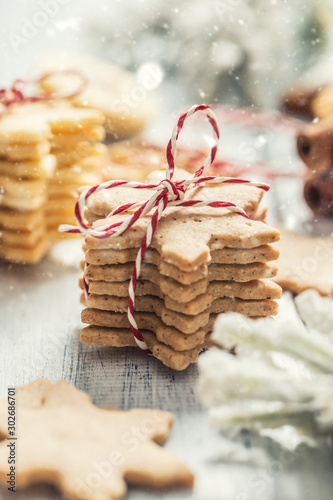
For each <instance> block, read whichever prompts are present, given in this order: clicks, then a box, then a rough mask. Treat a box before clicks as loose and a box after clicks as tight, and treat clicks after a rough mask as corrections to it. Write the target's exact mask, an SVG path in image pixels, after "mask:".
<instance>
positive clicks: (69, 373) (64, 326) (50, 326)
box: [0, 138, 333, 500]
mask: <svg viewBox="0 0 333 500" xmlns="http://www.w3.org/2000/svg"><path fill="white" fill-rule="evenodd" d="M230 141H231V138H230ZM229 147H230V150H232V147H233V146H232V141H231V142H230V143H229ZM276 151H279V153H278V154H279V160H280V163H281V160H284V161H289V160H290V159H291V160H292V161H294V158H293V155H292V153H291V152H290V151H289V150H288V148H287V147H285V149H284V157H283V158H281V152H280V151H281V148H279V145H278V144H275V143H274V141H273V143H270V144H269V147H268V149H267V148H266V151H265V153H262V152H261V154H265V157H266V158H267V157H268V156H271V157H275V155H276ZM301 184H302V182H301V181H290V180H287V181H280V180H279V181H274V182H273V183H272V192H271V194H270V198H269V200H270V204H271V218H273V219H274V220H280V221H285V223H286V225H287V226H288V227H289V228H291V229H295V228H297V227H298V228H303V229H304V230H306V231H308V232H314V230H316V232H317V233H318V232H321V231H322V230H324V231H325V232H328V231H329V230H331V223H328V222H326V223H324V225H318V224H316V225H313V224H312V223H311V218H310V217H309V212H308V210H307V209H306V207H305V205H304V203H303V202H302V199H301V198H302V195H301ZM291 207H292V209H293V210H292V211H291V210H290V208H291ZM79 246H80V245H79V242H78V241H75V242H69V243H68V246H66V249H64V248H61V247H59V246H58V247H57V246H56V247H54V248H53V250H52V252H51V254H50V255H49V256H48V257H47V258H46V259H44V261H43V262H42V263H41V264H40V265H38V266H31V267H29V266H18V265H12V264H8V263H1V264H0V308H1V309H0V325H1V328H0V330H1V331H0V396H4V395H5V394H6V393H7V388H8V386H17V385H21V384H25V383H27V382H30V381H32V380H34V379H36V378H39V377H46V378H48V379H50V380H51V381H52V382H55V381H57V380H58V379H60V378H64V379H65V380H67V381H68V382H69V383H71V384H73V385H75V386H76V387H77V388H79V389H82V390H84V391H86V392H87V393H88V394H90V396H91V397H92V400H93V402H94V403H95V404H97V405H101V406H109V407H110V406H115V407H119V408H122V409H125V410H126V409H128V408H133V407H145V408H160V409H165V410H170V411H172V412H174V413H175V417H176V418H175V424H174V428H173V430H172V432H171V435H170V438H169V440H168V442H167V443H166V447H167V448H169V449H171V450H173V451H175V452H177V453H178V455H179V456H180V457H181V458H182V459H183V460H184V461H185V462H186V463H187V464H188V466H189V467H190V468H191V469H192V470H193V472H194V473H195V476H196V481H195V487H194V489H193V491H192V492H184V491H176V490H173V491H171V492H162V493H161V492H155V491H146V490H142V489H137V488H130V489H129V492H128V495H127V496H126V498H127V499H128V500H143V499H147V500H148V499H155V498H161V499H162V498H163V499H165V500H171V499H191V500H307V499H309V500H310V499H311V500H313V498H318V499H320V500H331V499H332V497H333V473H332V471H333V456H332V451H331V446H330V443H329V442H328V441H323V442H322V443H320V446H319V447H318V449H315V450H310V449H305V448H303V449H300V450H298V451H297V452H293V453H285V452H283V451H282V450H281V449H280V448H279V447H278V446H277V445H275V444H273V443H272V442H270V441H268V440H258V439H255V438H250V437H244V439H243V441H242V443H239V442H237V443H236V442H232V441H230V440H227V439H225V438H224V437H223V436H222V435H220V434H219V433H218V432H217V430H215V429H214V428H213V427H211V426H210V424H209V422H208V418H207V414H206V411H205V410H204V409H203V408H202V407H201V405H200V403H199V401H198V398H197V394H196V385H197V379H198V372H197V367H196V366H195V365H194V366H190V367H189V368H188V369H187V370H186V371H184V372H180V373H179V372H175V371H172V370H170V369H168V368H166V367H164V366H163V365H162V364H161V363H160V362H159V361H157V360H156V359H153V358H150V357H148V356H146V355H144V354H142V353H141V352H140V351H139V350H138V349H134V348H126V349H112V348H98V347H93V346H87V345H82V344H80V342H79V330H80V327H81V323H80V310H81V307H80V305H79V300H78V298H79V289H78V284H77V281H78V277H79V275H80V272H79V270H78V262H79V259H80V249H79ZM36 439H38V437H36ZM12 495H13V494H12V493H10V492H7V491H5V490H0V498H1V499H3V500H9V499H12V498H13V496H12ZM15 498H16V499H17V500H35V499H40V500H50V499H52V500H58V499H59V498H60V497H59V495H58V493H57V492H56V491H55V490H53V489H51V488H50V487H49V486H39V487H33V488H31V489H30V490H29V491H25V492H17V493H15Z"/></svg>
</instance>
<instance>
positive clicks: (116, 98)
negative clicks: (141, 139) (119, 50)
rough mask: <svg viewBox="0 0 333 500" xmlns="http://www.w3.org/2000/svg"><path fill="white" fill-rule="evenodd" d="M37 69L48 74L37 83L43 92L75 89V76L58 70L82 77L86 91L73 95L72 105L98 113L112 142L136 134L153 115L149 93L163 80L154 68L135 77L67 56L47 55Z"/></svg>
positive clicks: (153, 103)
mask: <svg viewBox="0 0 333 500" xmlns="http://www.w3.org/2000/svg"><path fill="white" fill-rule="evenodd" d="M38 66H39V70H40V71H41V72H42V73H43V72H46V75H47V73H48V72H51V74H50V76H46V77H45V78H43V79H42V80H41V85H42V87H43V90H46V91H51V92H54V91H56V92H59V91H61V90H63V89H68V88H71V87H72V86H74V88H75V87H76V85H77V83H76V80H77V75H75V74H74V75H71V74H68V73H59V72H57V71H59V70H60V71H62V70H69V69H71V70H76V71H78V72H79V73H80V74H81V75H83V76H84V77H86V78H87V82H88V83H87V86H86V88H85V89H84V90H83V92H80V93H79V94H78V95H75V96H74V97H73V99H72V102H73V104H74V105H75V106H78V107H90V108H94V109H98V110H100V111H102V112H103V114H104V116H105V118H106V121H105V128H106V132H107V134H108V135H110V136H111V137H112V138H114V139H120V138H126V137H132V136H134V135H136V134H138V133H139V132H141V131H142V130H143V128H144V127H145V126H146V125H147V123H148V122H149V120H150V119H152V117H153V116H154V115H155V113H156V108H157V103H156V97H155V96H154V94H153V93H152V91H153V90H154V89H155V88H157V87H158V85H159V84H160V82H161V81H162V79H163V72H162V70H161V69H160V67H159V66H158V65H156V64H150V63H146V64H145V65H143V66H142V67H141V68H140V72H139V74H138V77H136V76H135V75H134V74H133V73H131V72H130V71H127V70H125V69H123V68H121V67H119V66H116V65H114V64H111V63H109V62H107V61H105V60H100V59H97V58H93V57H87V56H78V55H70V54H56V55H54V54H53V55H52V56H50V55H49V56H48V57H47V58H46V59H45V61H40V63H39V65H38Z"/></svg>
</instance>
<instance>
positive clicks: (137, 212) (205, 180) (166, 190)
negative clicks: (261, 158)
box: [59, 104, 269, 354]
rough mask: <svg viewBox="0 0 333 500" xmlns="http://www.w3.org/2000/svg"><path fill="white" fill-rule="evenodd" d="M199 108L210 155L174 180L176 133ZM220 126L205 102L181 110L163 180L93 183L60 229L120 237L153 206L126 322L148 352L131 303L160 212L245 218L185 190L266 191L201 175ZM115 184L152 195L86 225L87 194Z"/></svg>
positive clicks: (231, 205) (231, 206)
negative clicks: (215, 211) (117, 218)
mask: <svg viewBox="0 0 333 500" xmlns="http://www.w3.org/2000/svg"><path fill="white" fill-rule="evenodd" d="M198 111H201V112H203V113H204V114H205V116H206V117H207V119H208V121H209V123H210V125H211V126H212V129H213V138H214V144H213V146H212V148H211V151H210V154H209V156H208V157H207V159H206V160H205V162H204V164H203V165H202V166H201V167H200V168H199V169H198V170H197V171H196V172H195V173H194V174H193V176H192V177H191V178H189V179H184V180H179V181H173V180H172V177H173V174H174V170H175V159H176V153H177V140H178V137H179V133H180V131H181V130H182V128H183V126H184V122H185V120H187V118H189V117H190V116H191V115H193V114H194V113H196V112H198ZM219 137H220V133H219V129H218V125H217V120H216V116H215V114H214V112H213V111H212V110H211V109H210V108H209V106H207V105H205V104H200V105H197V106H192V108H191V109H190V110H189V111H187V112H186V113H183V114H182V115H181V116H180V118H179V120H178V122H177V123H176V125H175V127H174V130H173V133H172V136H171V139H170V141H169V143H168V146H167V162H168V167H167V170H166V176H165V179H163V180H162V181H161V182H160V183H159V184H143V183H140V182H128V181H124V180H117V181H107V182H103V183H102V184H100V185H97V186H93V187H91V188H89V189H87V190H85V191H83V192H82V193H81V195H80V197H79V200H78V202H77V203H76V206H75V215H76V219H77V226H70V225H67V224H66V225H61V226H60V227H59V231H61V232H67V233H82V234H85V235H91V236H94V237H95V238H108V237H112V236H119V235H120V234H122V233H124V232H125V231H126V230H127V229H128V228H130V227H131V226H133V224H134V223H135V222H136V221H137V220H138V219H139V218H140V217H144V216H145V215H146V214H148V213H149V212H150V211H151V210H153V209H154V208H155V211H154V212H153V215H152V217H151V219H150V222H149V223H148V226H147V229H146V232H145V235H144V237H143V239H142V241H141V246H140V249H139V251H138V254H137V257H136V260H135V264H134V269H133V274H132V277H131V280H130V283H129V288H128V311H127V316H128V321H129V325H130V328H131V331H132V333H133V335H134V338H135V341H136V343H137V344H138V346H139V347H140V349H141V350H143V351H144V352H146V353H147V354H151V351H150V349H148V346H147V344H146V343H145V341H144V339H143V336H142V334H141V332H140V331H139V329H138V325H137V323H136V321H135V318H134V306H135V288H136V283H137V279H138V277H139V275H140V270H141V264H142V262H143V259H144V257H145V254H146V251H147V248H148V247H149V245H150V243H151V241H152V238H153V235H154V233H155V231H156V228H157V225H158V221H159V220H160V218H161V216H162V214H163V211H164V210H165V209H166V208H167V207H213V208H227V209H228V210H230V211H232V212H235V213H237V214H239V215H241V216H243V217H245V218H247V219H249V217H248V215H247V214H246V213H245V212H244V210H243V209H242V208H240V207H237V206H236V205H235V204H234V203H231V202H227V201H218V200H215V201H213V200H212V201H209V200H205V201H202V200H185V193H186V192H187V191H190V190H191V189H194V188H196V187H198V186H200V185H201V184H208V185H209V184H247V185H248V186H254V187H257V188H259V189H263V190H265V191H268V189H269V186H268V185H267V184H263V183H257V182H252V181H248V180H244V179H239V178H231V177H215V176H202V174H203V173H204V172H205V171H206V170H207V168H208V167H209V166H210V165H211V164H212V163H213V161H214V158H215V156H216V152H217V147H218V142H219ZM115 187H123V188H132V189H151V190H152V191H155V192H154V194H153V195H152V196H151V198H150V199H149V200H147V201H145V202H141V201H140V202H136V203H127V204H125V205H122V206H120V207H117V208H115V209H114V210H113V211H112V212H111V213H110V214H109V215H108V217H107V218H111V217H112V216H113V215H116V214H120V213H124V212H126V211H127V210H130V209H131V210H134V213H133V214H132V215H130V216H128V217H127V218H126V219H124V220H123V221H121V222H115V223H113V224H109V223H106V224H104V225H103V226H100V227H98V228H94V227H91V226H89V225H87V224H86V223H85V221H84V209H85V206H86V202H87V200H88V199H89V197H90V196H91V195H92V194H94V193H98V192H99V191H102V190H104V189H112V188H115ZM84 289H85V292H86V294H89V284H88V282H87V281H85V283H84Z"/></svg>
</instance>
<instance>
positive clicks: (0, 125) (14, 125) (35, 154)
mask: <svg viewBox="0 0 333 500" xmlns="http://www.w3.org/2000/svg"><path fill="white" fill-rule="evenodd" d="M31 111H32V105H26V106H20V107H17V108H16V110H15V112H13V113H11V114H8V115H6V116H3V117H2V118H1V120H0V154H1V159H0V186H1V194H0V231H1V233H0V256H2V257H4V258H6V259H9V260H14V261H19V262H29V263H35V262H38V261H39V260H40V259H41V258H42V256H43V255H44V254H45V252H46V250H47V247H48V237H47V227H46V221H45V216H44V210H45V205H46V201H47V196H48V180H49V179H50V178H51V177H52V175H53V172H54V170H55V165H56V159H55V157H54V156H52V155H50V154H49V152H50V143H49V136H50V127H49V125H48V123H47V121H46V120H45V119H43V118H42V117H41V115H40V114H37V113H36V114H35V113H31Z"/></svg>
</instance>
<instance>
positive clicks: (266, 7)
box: [81, 0, 332, 107]
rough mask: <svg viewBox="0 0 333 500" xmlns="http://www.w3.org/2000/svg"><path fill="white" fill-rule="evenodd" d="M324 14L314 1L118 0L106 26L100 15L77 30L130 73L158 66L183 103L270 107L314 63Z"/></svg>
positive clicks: (327, 13) (327, 12) (323, 34)
mask: <svg viewBox="0 0 333 500" xmlns="http://www.w3.org/2000/svg"><path fill="white" fill-rule="evenodd" d="M326 4H327V5H326ZM331 11H332V6H329V2H328V1H327V2H322V3H321V4H320V6H319V5H318V2H316V1H315V0H295V1H294V2H288V1H287V0H282V1H276V0H271V1H267V2H261V1H259V0H213V1H210V2H202V1H200V0H184V1H183V2H181V3H179V2H176V1H175V0H171V1H170V2H163V1H161V0H141V1H137V2H135V3H133V2H128V1H121V2H120V1H118V2H113V4H112V21H111V19H110V15H106V14H105V12H103V11H100V13H99V16H98V15H97V13H95V15H94V16H93V17H92V19H91V20H90V18H87V17H85V18H84V20H83V22H82V25H81V27H82V30H85V31H86V36H87V37H88V38H89V39H91V40H92V41H94V45H95V48H94V50H95V52H96V53H103V54H104V56H105V57H107V58H108V59H110V60H112V61H114V62H116V63H119V64H121V65H125V66H126V67H127V68H129V69H131V70H135V71H136V70H138V68H140V66H141V65H142V64H144V63H145V62H146V61H147V60H153V61H157V62H158V63H159V64H160V65H161V67H163V70H164V71H165V74H166V79H167V82H168V83H169V84H170V85H173V86H174V87H175V88H176V89H177V91H178V94H177V93H176V94H174V96H175V97H178V96H179V98H182V99H183V100H184V101H186V102H195V101H199V100H202V99H204V100H205V101H206V102H210V103H213V102H222V103H226V102H227V103H229V104H236V105H253V104H254V105H256V106H266V107H275V106H276V104H277V103H278V102H279V100H280V96H281V95H282V93H283V91H284V90H285V89H286V88H287V87H288V86H290V85H291V83H292V82H293V81H295V80H297V79H298V78H299V76H300V74H301V73H302V72H304V71H305V70H307V69H308V68H309V67H311V66H312V65H313V64H314V62H315V61H316V60H318V55H319V54H320V52H321V51H322V50H323V47H324V45H325V42H326V41H327V40H328V37H327V31H328V30H329V29H330V27H331V25H332V23H331V20H330V19H331V17H332V12H331Z"/></svg>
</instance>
